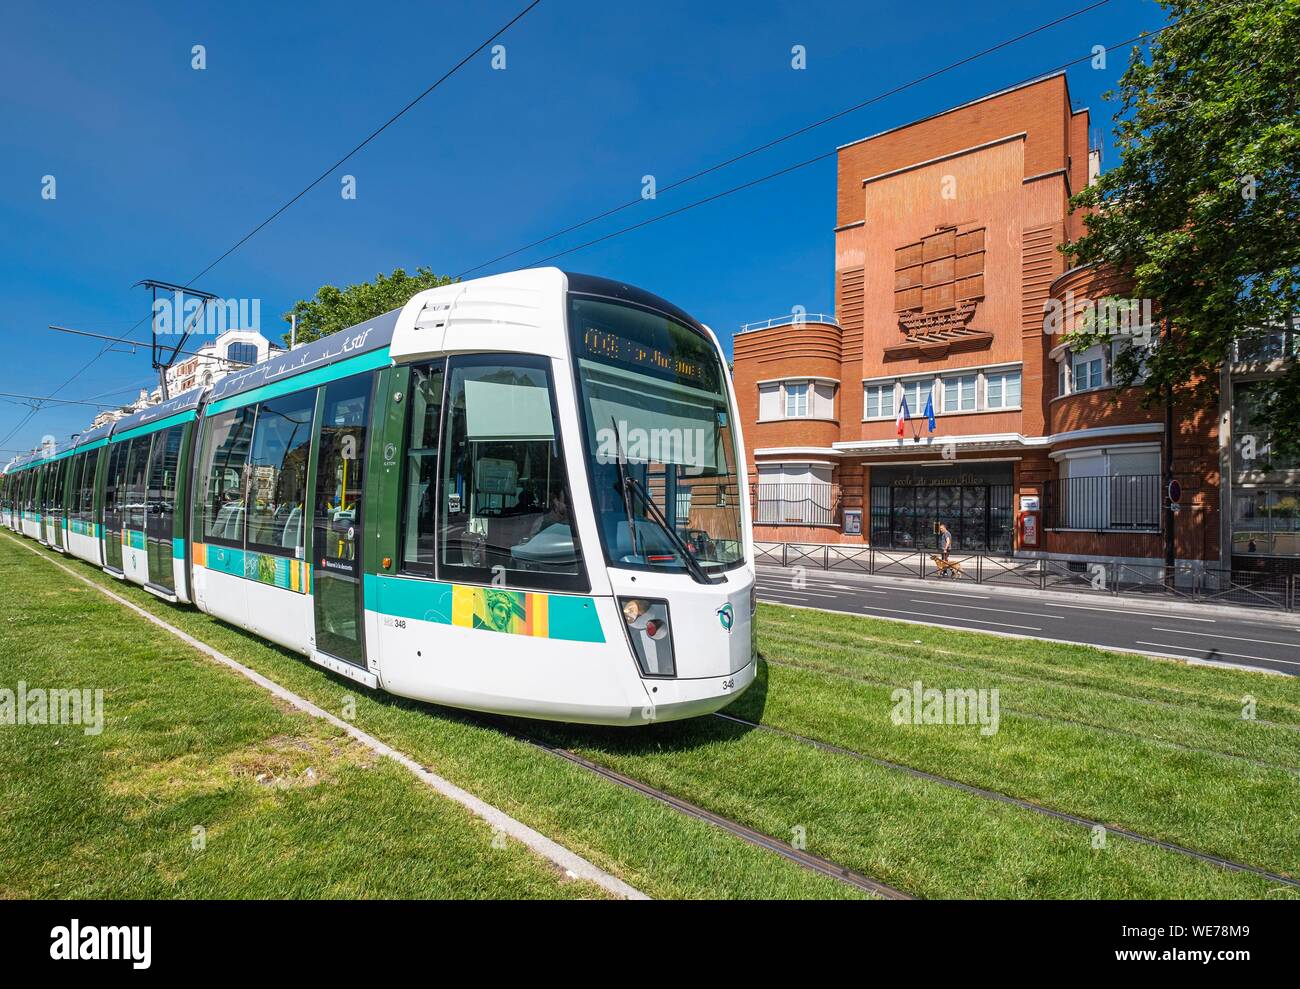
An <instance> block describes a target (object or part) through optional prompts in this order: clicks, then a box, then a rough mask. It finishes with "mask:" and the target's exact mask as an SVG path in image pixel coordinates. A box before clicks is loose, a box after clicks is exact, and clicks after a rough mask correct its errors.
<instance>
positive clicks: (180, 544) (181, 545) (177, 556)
mask: <svg viewBox="0 0 1300 989" xmlns="http://www.w3.org/2000/svg"><path fill="white" fill-rule="evenodd" d="M172 559H173V560H183V559H185V540H184V539H173V540H172Z"/></svg>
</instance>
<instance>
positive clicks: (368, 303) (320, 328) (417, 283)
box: [284, 268, 455, 344]
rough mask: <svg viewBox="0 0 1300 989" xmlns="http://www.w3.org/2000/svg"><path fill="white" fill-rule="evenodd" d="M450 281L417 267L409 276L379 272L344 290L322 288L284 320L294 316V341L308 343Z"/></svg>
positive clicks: (403, 272)
mask: <svg viewBox="0 0 1300 989" xmlns="http://www.w3.org/2000/svg"><path fill="white" fill-rule="evenodd" d="M454 280H455V279H453V278H450V277H448V276H447V275H435V274H434V273H433V272H432V271H431V270H429V269H428V268H417V269H416V270H415V274H413V275H408V274H407V273H406V270H405V269H403V268H395V269H393V273H392V274H391V275H385V274H384V273H383V272H380V273H379V274H377V275H376V276H375V280H374V281H373V282H361V283H360V284H357V285H349V286H348V287H347V288H339V287H338V286H336V285H322V286H321V287H320V289H318V290H317V292H316V297H315V298H313V299H300V300H299V301H298V302H295V303H294V306H293V309H291V310H290V311H289V312H287V313H285V314H284V318H285V319H288V318H289V316H290V315H293V316H297V317H298V342H299V343H310V342H311V341H312V340H319V339H320V338H321V337H327V336H329V335H330V334H331V333H337V332H338V331H339V330H342V329H346V328H347V327H349V326H356V325H357V324H358V323H364V322H365V321H366V320H368V319H374V318H375V317H376V316H379V315H381V314H382V313H386V312H388V311H389V310H390V309H398V308H400V307H401V306H404V305H406V303H407V302H408V301H409V300H410V298H411V296H413V295H415V293H416V292H422V291H424V290H425V289H428V288H437V287H438V286H439V285H450V284H451V283H452V282H453V281H454ZM284 341H285V343H286V344H288V342H289V334H288V333H286V334H285V335H284Z"/></svg>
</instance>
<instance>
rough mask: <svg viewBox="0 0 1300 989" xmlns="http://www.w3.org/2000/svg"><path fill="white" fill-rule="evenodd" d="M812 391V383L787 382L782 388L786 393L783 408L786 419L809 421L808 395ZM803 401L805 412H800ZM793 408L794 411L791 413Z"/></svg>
mask: <svg viewBox="0 0 1300 989" xmlns="http://www.w3.org/2000/svg"><path fill="white" fill-rule="evenodd" d="M811 390H812V382H811V381H787V382H786V383H785V384H784V385H783V386H782V391H783V392H784V393H785V403H784V404H783V405H782V406H781V408H782V409H783V410H784V414H785V418H786V419H807V418H808V393H809V392H810V391H811ZM800 399H802V400H803V411H802V412H800V411H799V401H800ZM792 406H793V408H794V411H793V412H792V411H790V409H791V407H792Z"/></svg>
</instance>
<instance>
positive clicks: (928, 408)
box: [925, 395, 934, 433]
mask: <svg viewBox="0 0 1300 989" xmlns="http://www.w3.org/2000/svg"><path fill="white" fill-rule="evenodd" d="M925 418H926V421H927V422H929V424H930V432H932V433H933V432H934V396H933V395H931V396H930V397H929V398H927V399H926V400H925Z"/></svg>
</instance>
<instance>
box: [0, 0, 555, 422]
mask: <svg viewBox="0 0 1300 989" xmlns="http://www.w3.org/2000/svg"><path fill="white" fill-rule="evenodd" d="M541 2H542V0H532V2H531V3H529V4H528V5H527V6H525V7H524V8H523V9H522V10H520V11H519V12H518V13H517V14H515V15H514V16H513V17H512V18H510V20H508V21H506V23H505V24H503V25H502V26H501V27H499V28H497V29H496V30H495V31H494V32H492V34H491V35H489V36H488V37H487V38H486V39H485V40H484V41H482V42H481V43H480V44H479V45H478V46H477V47H475V48H474V49H473V50H472V51H471V52H469V54H467V55H465V57H463V58H462V59H461V60H460V61H459V62H457V63H456V64H455V65H453V66H452V67H451V68H450V69H448V70H447V71H446V72H444V73H443V74H442V75H441V76H439V77H438V78H437V79H436V80H434V81H433V82H432V83H431V84H430V85H429V86H428V87H426V88H425V89H424V91H423V92H421V93H420V94H419V95H418V96H416V97H415V98H413V99H412V100H410V101H409V102H408V103H407V104H406V105H405V106H403V107H402V108H401V109H400V110H398V111H397V112H396V113H394V114H393V115H392V116H390V117H389V118H388V119H387V120H385V121H384V122H383V123H382V124H380V125H379V126H378V127H376V128H375V129H374V130H373V131H371V132H370V134H369V135H367V136H366V137H365V138H364V139H363V140H362V141H361V142H360V143H358V144H357V145H356V146H355V147H353V148H352V150H350V151H349V152H347V154H345V155H343V156H342V157H341V158H339V159H338V160H337V161H336V162H334V164H332V165H330V166H329V168H327V169H326V170H325V171H323V172H322V173H321V174H320V175H318V176H317V177H316V178H315V179H313V180H312V181H311V182H309V183H308V184H307V185H306V186H304V187H303V188H302V189H301V190H300V191H299V192H298V193H296V194H295V195H294V196H293V197H292V198H290V199H289V200H288V201H286V202H285V203H284V205H282V206H281V207H280V208H279V209H277V210H276V211H275V212H273V213H272V214H271V215H270V216H268V217H267V218H266V219H265V220H263V221H262V222H261V223H259V224H257V226H255V227H253V229H252V230H250V231H249V232H248V233H246V234H245V235H244V236H243V237H241V238H240V239H239V240H238V241H236V242H235V244H234V245H233V246H232V247H230V248H228V249H227V250H226V251H225V252H224V253H222V254H221V255H220V256H219V257H218V258H217V259H216V260H215V261H212V262H211V263H210V264H208V265H207V266H206V267H205V268H203V270H202V271H200V272H199V273H198V274H196V275H194V276H192V277H191V278H189V279H188V280H187V281H186V283H185V284H187V285H188V284H193V283H194V282H197V281H198V280H199V279H200V278H202V277H203V276H204V275H206V274H207V273H208V272H210V271H211V270H212V269H213V268H215V267H216V266H217V265H219V264H221V262H222V261H224V260H225V259H226V258H228V257H230V255H232V254H233V253H235V251H237V250H239V248H241V247H243V246H244V244H246V243H248V241H250V240H251V239H252V238H253V237H255V236H256V235H257V234H258V233H259V232H261V231H262V230H263V229H265V228H266V227H267V226H268V225H269V224H271V223H273V222H274V221H275V220H276V219H277V218H278V217H279V216H280V215H281V214H283V213H284V212H285V211H286V210H288V209H289V208H290V207H291V206H293V205H294V203H296V202H298V201H299V200H300V199H302V197H303V196H305V195H307V193H309V192H310V191H311V190H312V189H314V188H315V187H316V186H318V185H319V184H320V183H321V182H323V181H324V180H325V179H326V178H328V177H329V175H330V174H331V173H332V172H334V171H335V170H336V169H337V168H338V167H339V166H340V165H342V164H344V163H345V162H347V161H348V160H349V159H351V158H352V157H353V156H354V155H356V154H357V152H359V151H360V150H361V149H362V148H364V147H365V146H366V145H367V144H369V143H370V142H371V141H373V140H374V139H375V138H377V137H378V136H379V135H380V134H382V133H383V132H384V131H386V130H387V129H388V128H389V127H391V126H392V125H393V124H394V123H396V122H397V121H398V120H399V119H400V118H401V117H403V116H405V115H406V114H407V113H408V112H409V111H410V110H411V109H412V108H414V107H415V106H416V105H417V104H418V103H420V102H421V101H422V100H424V99H425V97H427V96H428V95H429V94H430V93H432V92H433V91H434V90H436V89H437V88H438V87H439V86H441V85H442V84H443V83H444V82H446V81H447V80H448V79H450V78H451V77H452V76H453V75H455V74H456V73H457V72H459V71H460V70H461V69H462V68H464V67H465V65H467V64H468V63H469V61H470V60H471V59H473V58H474V57H475V56H476V55H478V54H479V53H480V52H482V51H483V50H484V49H485V48H487V47H488V46H489V45H490V44H492V43H493V42H494V41H496V40H497V39H498V38H500V37H501V36H502V35H503V34H505V33H506V32H507V31H508V30H510V28H512V27H514V25H515V24H516V23H518V22H519V21H520V20H522V19H523V18H524V17H525V16H527V15H528V14H529V13H530V12H531V11H532V10H533V9H534V8H535V7H537V5H538V4H540V3H541ZM148 319H149V317H147V316H146V317H144V318H143V319H141V320H139V321H138V322H136V323H133V324H132V325H131V327H130V329H128V330H127V331H126V332H125V333H123V334H122V335H121V336H120V337H117V338H115V339H114V341H113V342H111V343H108V344H106V345H105V346H104V347H101V348H100V350H99V353H97V354H95V356H94V357H92V358H91V359H90V360H89V361H87V362H86V363H85V364H84V365H82V367H81V368H79V369H78V370H77V371H75V372H74V373H73V374H72V375H71V376H70V377H69V378H68V379H67V380H66V381H65V382H64V383H63V384H61V385H59V386H58V387H57V388H55V389H54V391H53V392H52V393H51V394H53V395H57V394H58V393H59V392H61V391H62V390H63V389H64V388H66V387H67V386H68V385H70V384H72V382H73V381H75V380H76V379H77V378H79V377H81V375H83V374H85V373H86V371H88V370H89V369H90V368H91V367H92V366H93V365H94V364H95V362H96V361H98V360H99V359H100V358H101V357H103V356H104V354H105V353H107V352H108V350H109V349H110V348H111V347H112V346H113V345H114V344H115V343H123V342H125V341H126V340H127V339H128V338H129V337H130V336H131V335H132V334H133V333H135V331H136V330H138V329H139V328H140V327H141V326H142V325H144V323H146V322H148ZM38 411H39V408H36V409H33V410H32V411H31V412H29V413H28V414H27V415H26V416H24V417H23V419H22V421H20V422H19V423H18V424H17V425H16V426H14V427H13V428H12V429H11V430H10V431H9V432H8V433H6V434H5V436H4V438H3V439H0V443H7V442H8V441H9V439H10V438H11V437H12V436H13V435H14V434H15V433H16V432H18V431H19V430H20V429H22V428H23V427H24V426H26V425H27V423H28V422H30V421H31V419H32V417H33V416H35V415H36V413H37V412H38Z"/></svg>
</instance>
